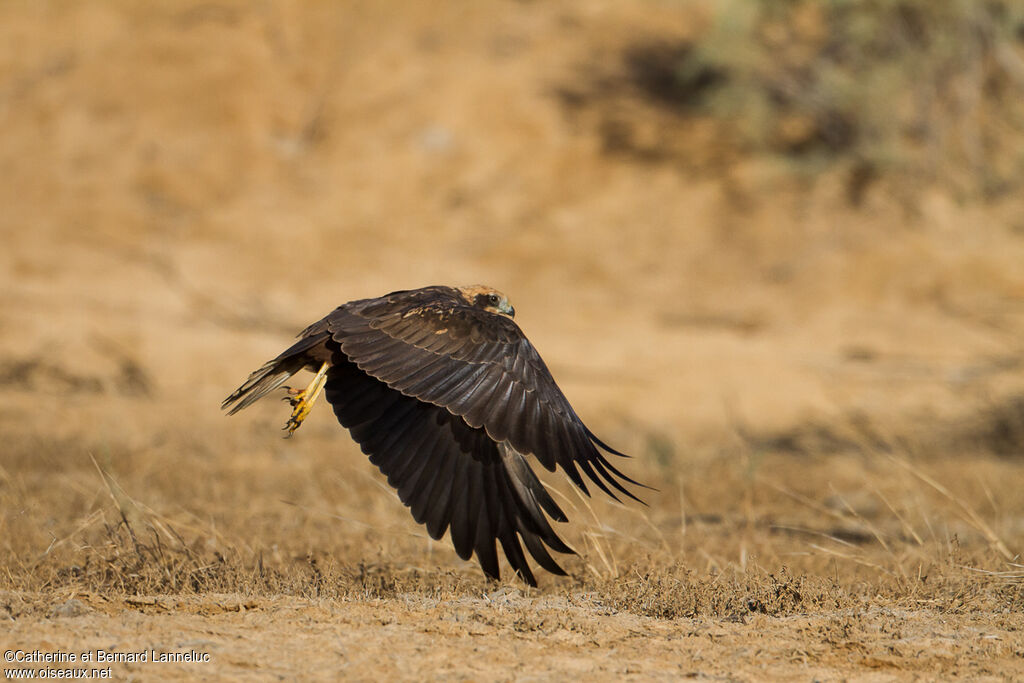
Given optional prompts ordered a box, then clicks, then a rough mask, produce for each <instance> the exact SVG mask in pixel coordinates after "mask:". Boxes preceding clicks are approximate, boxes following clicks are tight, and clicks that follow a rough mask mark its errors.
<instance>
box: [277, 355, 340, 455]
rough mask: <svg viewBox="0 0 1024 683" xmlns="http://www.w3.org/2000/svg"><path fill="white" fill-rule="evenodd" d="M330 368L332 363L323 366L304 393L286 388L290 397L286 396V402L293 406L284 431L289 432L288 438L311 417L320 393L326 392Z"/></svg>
mask: <svg viewBox="0 0 1024 683" xmlns="http://www.w3.org/2000/svg"><path fill="white" fill-rule="evenodd" d="M329 367H331V366H330V363H324V364H323V365H321V366H320V370H319V371H317V373H316V376H315V377H313V381H312V382H310V383H309V386H307V387H306V388H305V389H303V390H302V391H299V390H297V389H292V388H291V387H285V389H287V390H288V394H289V395H288V396H285V397H284V400H285V401H288V402H289V403H291V404H292V415H291V417H289V418H288V422H287V423H285V426H284V429H287V430H288V434H287V435H286V437H288V436H291V435H292V434H294V433H295V430H296V429H298V428H299V427H300V426H301V425H302V421H303V420H305V419H306V416H307V415H309V411H311V410H313V404H314V403H316V399H317V398H318V397H319V396H320V392H321V391H323V390H324V385H325V384H327V369H328V368H329Z"/></svg>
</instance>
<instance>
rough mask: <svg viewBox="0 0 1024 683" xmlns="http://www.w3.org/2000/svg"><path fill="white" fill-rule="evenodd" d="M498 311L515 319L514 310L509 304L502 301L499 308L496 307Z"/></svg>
mask: <svg viewBox="0 0 1024 683" xmlns="http://www.w3.org/2000/svg"><path fill="white" fill-rule="evenodd" d="M498 310H499V311H501V312H502V313H504V314H505V315H507V316H508V317H510V318H514V317H516V309H515V308H513V307H512V304H510V303H509V302H507V301H502V302H501V306H499V307H498Z"/></svg>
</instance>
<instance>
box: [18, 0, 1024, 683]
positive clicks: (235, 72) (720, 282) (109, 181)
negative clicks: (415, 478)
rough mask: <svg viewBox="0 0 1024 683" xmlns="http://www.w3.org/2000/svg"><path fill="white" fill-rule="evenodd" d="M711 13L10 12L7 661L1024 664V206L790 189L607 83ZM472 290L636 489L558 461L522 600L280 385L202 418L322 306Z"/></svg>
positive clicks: (364, 665) (242, 670) (466, 668)
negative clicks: (621, 453)
mask: <svg viewBox="0 0 1024 683" xmlns="http://www.w3.org/2000/svg"><path fill="white" fill-rule="evenodd" d="M708 21H709V18H708V12H707V8H706V7H704V6H702V5H701V4H700V3H693V4H683V5H679V4H676V3H664V2H653V1H652V2H632V3H610V2H609V3H606V2H587V3H568V2H566V3H547V4H543V5H542V4H537V3H512V2H507V3H506V2H502V3H493V4H488V5H487V6H482V5H471V6H466V5H465V4H463V3H417V4H414V5H410V6H405V7H403V10H402V12H400V13H398V12H395V11H394V10H392V9H391V8H389V7H385V6H383V5H381V4H380V3H371V2H366V3H346V4H345V5H344V6H342V5H335V4H331V3H291V2H275V3H264V4H260V5H257V6H253V5H250V4H248V3H232V2H216V3H200V2H181V3H173V4H164V5H152V4H149V3H133V2H95V3H91V2H83V3H52V4H43V3H34V2H28V1H25V2H8V3H4V4H3V5H2V6H0V124H2V125H0V130H2V131H3V132H2V134H0V177H2V178H3V179H4V180H3V182H0V207H2V209H0V234H2V235H3V239H4V247H3V249H2V250H0V286H2V290H3V291H4V293H5V296H4V297H2V298H0V408H2V409H0V435H2V436H3V441H2V442H3V443H4V446H3V448H4V450H5V451H6V452H5V453H4V455H3V459H2V460H0V589H2V590H3V591H4V592H3V593H2V594H0V618H4V617H5V616H6V618H5V621H7V622H8V623H7V625H6V626H4V627H2V628H0V648H2V649H3V650H9V649H10V650H18V649H21V650H24V651H34V650H37V649H38V650H40V651H51V652H53V651H58V650H60V651H73V650H79V651H81V650H86V649H91V650H96V649H116V650H119V651H131V650H135V649H142V648H144V647H145V648H154V649H156V650H158V651H191V650H196V651H199V652H204V653H209V655H210V659H211V661H210V662H207V663H195V664H187V665H186V664H153V663H147V664H122V663H117V664H113V665H111V666H112V673H113V675H114V677H115V678H139V679H145V680H149V679H153V678H176V677H177V678H193V677H195V676H199V677H206V678H239V679H247V678H252V679H258V680H263V679H272V678H278V677H283V678H290V677H293V676H294V675H296V674H297V673H300V672H301V673H303V674H305V675H306V676H308V677H311V678H322V679H330V678H334V677H335V676H337V675H339V674H340V675H344V676H345V677H350V678H354V679H370V678H374V679H376V678H379V677H380V676H382V675H390V676H393V677H396V678H400V679H418V678H422V677H427V678H431V677H433V678H441V677H445V678H453V677H457V678H466V679H474V680H487V679H500V680H505V679H516V680H519V679H532V678H539V679H551V678H564V677H565V676H566V675H573V674H575V675H580V674H584V675H589V676H593V677H595V678H596V679H601V680H605V679H613V678H614V679H619V678H623V677H627V676H634V677H636V678H638V679H656V678H666V679H668V678H673V679H675V678H679V677H681V676H688V677H696V678H705V677H707V678H724V679H729V680H733V679H736V680H759V679H763V678H766V677H771V678H781V679H794V680H807V679H817V680H839V679H853V680H857V679H866V680H897V679H905V678H918V679H933V678H947V677H951V676H955V675H962V676H967V677H971V678H979V679H984V678H991V679H993V680H998V679H1013V678H1020V677H1024V636H1022V635H1021V634H1022V633H1024V595H1022V590H1024V589H1022V582H1021V572H1020V564H1019V563H1020V560H1019V557H1018V555H1017V553H1018V552H1019V550H1020V548H1021V547H1022V546H1024V496H1022V494H1021V490H1024V487H1022V486H1021V484H1020V483H1021V482H1022V481H1024V457H1022V455H1024V454H1022V448H1024V447H1022V439H1024V399H1022V398H1021V397H1022V396H1024V370H1022V369H1024V348H1022V345H1021V339H1022V338H1024V336H1022V335H1024V268H1022V267H1021V264H1022V263H1024V221H1022V219H1021V216H1024V210H1022V209H1024V206H1022V205H1021V201H1020V200H1019V198H1017V197H1014V196H1010V197H1007V198H1004V199H1001V200H998V201H992V202H989V203H985V204H981V203H977V202H971V201H963V200H961V199H958V198H955V197H951V196H949V195H948V194H946V193H944V192H942V191H941V190H939V189H931V188H928V187H921V188H913V190H914V191H913V193H912V200H911V199H908V193H907V192H906V191H905V190H904V191H899V192H896V191H893V190H892V188H889V187H887V186H886V184H885V183H884V182H880V183H877V184H875V185H872V186H871V187H869V188H868V190H867V191H866V194H865V196H864V198H863V201H862V202H861V203H860V204H859V205H858V206H852V205H850V203H849V202H848V201H847V199H846V198H847V190H846V183H847V182H848V178H847V175H846V173H845V171H844V169H843V168H842V167H839V168H837V169H835V170H831V171H825V172H823V173H821V174H819V175H818V176H817V177H815V178H813V179H809V178H806V177H796V179H795V176H794V175H793V174H791V173H790V172H788V170H787V169H786V168H785V167H784V166H783V165H780V163H779V162H777V161H768V160H764V159H761V158H745V157H743V156H742V155H736V154H735V153H733V152H731V151H730V150H729V149H728V148H727V147H725V146H723V143H722V141H721V139H720V137H719V136H718V135H717V134H716V133H715V128H714V122H713V121H710V120H708V119H706V118H703V117H701V116H700V115H698V114H696V113H693V114H691V115H688V116H678V115H673V114H668V113H666V112H665V111H664V110H663V109H662V108H660V107H659V105H657V104H653V103H651V102H649V101H647V100H646V99H645V98H644V97H642V94H641V93H640V92H639V91H638V90H636V89H635V88H631V87H630V81H629V78H628V73H627V72H625V71H623V67H622V64H623V61H622V59H623V58H622V55H623V54H625V53H626V52H628V50H629V49H630V48H631V47H633V46H636V45H645V44H655V45H660V44H666V43H668V44H682V43H685V41H689V40H693V39H694V38H695V37H697V36H699V35H700V33H701V32H702V31H703V30H705V29H706V27H707V24H708ZM581 93H582V94H581ZM624 127H625V128H624ZM624 129H625V130H626V131H627V137H628V138H629V139H631V140H633V141H634V142H636V143H637V144H640V145H641V146H642V144H641V143H643V144H652V145H655V146H657V147H658V148H659V149H661V148H663V149H666V150H669V152H670V153H666V154H665V155H663V156H660V157H658V158H647V157H644V156H643V155H637V154H631V153H628V152H623V151H622V150H621V149H619V148H617V147H615V146H614V145H610V143H609V140H610V137H609V136H610V134H609V130H614V131H616V133H615V136H614V139H616V140H618V139H619V138H621V136H622V135H623V133H622V131H623V130H624ZM1019 142H1020V141H1019V140H1016V141H1014V140H1010V141H1008V144H1015V143H1016V144H1019ZM723 159H728V162H726V161H723ZM473 282H485V283H488V284H491V285H493V286H496V287H499V288H500V289H502V290H503V291H505V292H506V293H508V294H509V295H510V297H511V299H512V301H513V303H514V304H515V307H516V309H517V321H518V322H519V323H520V325H521V326H522V327H523V329H524V330H525V331H526V333H527V334H528V335H529V336H530V338H531V340H532V341H533V342H534V343H535V345H536V346H537V347H538V348H539V349H540V351H541V353H542V354H543V355H544V357H545V359H546V361H547V362H548V364H549V366H550V367H551V369H552V371H553V373H554V375H555V377H556V379H557V380H558V381H559V383H560V385H561V386H562V387H563V389H564V390H565V392H566V394H567V395H568V396H569V398H570V400H571V401H572V402H573V404H574V406H575V407H576V409H577V411H578V412H579V414H580V415H581V416H582V417H583V418H584V419H585V420H586V421H587V423H588V424H589V425H590V426H591V427H592V428H593V429H594V430H595V431H596V432H597V433H598V434H599V435H601V436H602V438H604V439H605V440H607V441H609V442H610V443H612V444H613V445H615V446H616V447H618V448H621V449H623V450H625V451H627V452H630V453H632V454H634V455H635V456H636V457H635V458H634V460H632V461H629V462H627V463H626V464H625V465H624V467H625V469H626V470H627V471H628V472H629V473H630V474H631V475H634V476H636V477H637V478H639V479H641V480H642V481H645V482H649V483H650V484H651V485H653V486H654V487H655V488H657V489H658V493H651V494H650V495H648V496H647V499H648V502H649V504H650V506H649V507H647V508H640V507H639V506H632V507H629V506H627V507H620V506H616V505H612V504H609V503H606V502H604V501H597V500H595V501H593V502H589V501H588V502H584V501H583V500H582V499H581V498H580V497H578V496H577V495H575V494H574V493H572V492H571V490H570V489H569V488H568V487H566V486H564V485H563V484H562V483H560V482H558V480H557V478H551V479H550V481H552V482H553V485H555V486H556V487H557V488H558V490H559V491H560V492H561V494H560V495H562V496H563V500H564V501H566V504H567V505H569V506H570V507H571V509H572V512H571V513H570V517H571V518H572V524H570V525H569V526H567V527H566V532H565V533H566V535H567V538H569V539H571V541H572V545H573V546H574V547H575V548H577V549H578V550H579V551H580V556H579V558H570V559H569V560H567V563H566V566H567V568H569V569H570V573H571V574H572V577H571V578H569V579H564V580H560V579H556V578H553V577H548V576H545V577H543V578H542V579H541V582H542V583H541V587H540V588H539V589H536V590H530V589H527V588H525V587H524V586H522V585H521V584H519V583H517V582H516V581H515V580H514V579H512V578H506V579H504V580H503V582H502V583H500V584H493V583H487V582H485V581H484V580H483V579H482V577H481V576H480V572H479V570H478V569H477V568H476V567H475V566H474V565H473V564H471V563H464V562H461V561H460V560H458V558H457V557H455V555H454V552H452V550H451V549H450V548H449V547H448V545H447V542H446V541H443V542H440V543H435V542H432V541H430V540H429V539H427V538H426V536H425V534H424V533H422V532H421V529H420V528H419V527H417V526H416V525H415V524H414V523H413V522H412V521H411V519H410V518H409V516H408V513H407V511H405V510H404V508H403V507H402V506H401V504H400V503H399V502H398V501H397V499H396V498H395V496H394V495H393V494H392V493H391V492H390V490H389V489H388V488H387V487H386V484H384V482H383V479H382V478H381V477H380V476H378V475H377V473H376V472H375V471H374V470H373V468H372V467H371V466H370V465H369V464H368V463H366V461H365V458H364V457H363V456H361V454H360V453H359V452H358V449H357V448H356V447H355V446H354V445H352V444H351V443H350V441H349V439H348V437H347V435H346V434H345V433H344V432H343V431H342V430H341V429H340V428H339V427H338V426H337V424H336V423H334V421H333V420H332V419H331V416H330V414H329V411H324V410H323V409H321V410H319V411H317V412H315V413H314V415H313V416H312V417H311V418H310V420H309V421H308V423H307V424H306V425H304V426H303V428H302V430H301V431H300V432H299V433H298V434H297V435H296V437H295V438H294V439H291V440H288V441H283V440H282V439H280V431H279V428H280V426H281V425H282V424H283V423H284V420H285V418H286V408H285V406H283V405H273V402H267V405H260V406H257V407H254V408H253V409H251V410H248V411H246V412H245V413H242V414H241V415H239V416H236V417H233V418H231V419H226V418H224V417H223V416H222V415H221V414H220V413H219V411H218V405H219V402H220V400H221V399H222V398H223V397H224V396H226V395H227V394H228V393H229V392H230V391H231V390H233V389H234V388H235V387H236V386H237V385H238V384H239V383H240V381H241V380H242V379H244V377H245V376H246V374H247V373H248V372H249V371H250V370H252V369H253V368H255V367H257V366H258V365H259V364H260V363H262V362H263V361H264V360H266V359H267V358H269V357H272V356H273V355H275V354H276V353H277V352H278V351H280V350H281V349H282V348H284V346H285V345H287V344H288V343H289V340H290V339H291V337H292V335H294V334H295V333H296V332H298V331H299V330H300V329H302V328H303V327H304V326H305V325H306V324H307V323H309V322H311V321H313V320H315V319H317V318H319V317H320V316H322V315H324V314H325V313H326V312H328V311H329V310H331V309H332V308H333V307H334V306H336V305H338V304H339V303H341V302H343V301H347V300H349V299H355V298H360V297H365V296H375V295H378V294H381V293H384V292H386V291H390V290H394V289H401V288H407V287H416V286H422V285H426V284H435V283H455V284H462V283H473ZM101 470H102V472H104V473H105V474H101ZM112 493H113V495H112ZM124 522H127V524H128V525H129V526H131V528H132V530H133V532H134V533H135V538H134V540H133V539H132V538H131V536H130V534H129V533H128V531H127V528H126V526H125V524H124ZM783 572H784V573H783ZM780 576H786V577H788V578H786V579H784V580H780V579H779V577H780ZM794 586H795V588H794ZM5 666H7V665H5Z"/></svg>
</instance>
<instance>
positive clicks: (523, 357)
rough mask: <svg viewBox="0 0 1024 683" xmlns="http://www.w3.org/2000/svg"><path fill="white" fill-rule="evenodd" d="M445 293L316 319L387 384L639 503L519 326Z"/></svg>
mask: <svg viewBox="0 0 1024 683" xmlns="http://www.w3.org/2000/svg"><path fill="white" fill-rule="evenodd" d="M446 289H447V288H432V290H431V291H430V295H429V296H427V295H424V290H416V292H415V293H404V292H398V293H395V294H394V295H390V296H388V297H382V298H381V299H372V300H364V301H361V302H353V303H352V304H347V305H345V306H343V307H341V308H339V309H337V310H335V311H334V313H332V314H331V315H329V316H328V317H327V318H326V319H325V320H324V321H322V323H326V327H327V330H328V331H329V332H330V333H331V336H332V337H333V339H334V341H336V342H337V343H338V344H339V345H340V347H341V351H342V352H343V353H344V355H345V356H346V357H347V358H348V359H349V360H351V361H352V362H353V363H355V364H356V365H357V366H358V367H359V369H361V370H362V371H363V372H365V373H367V374H369V375H371V376H373V377H375V378H377V379H378V380H380V381H382V382H384V383H386V384H387V385H388V386H389V387H391V388H393V389H397V390H398V391H400V392H401V393H402V394H404V395H406V396H412V397H415V398H417V399H419V400H421V401H426V402H428V403H431V404H433V405H436V406H440V407H442V408H444V409H445V410H446V411H448V412H450V413H451V414H453V415H458V416H460V417H461V418H462V419H463V420H464V421H465V423H466V424H468V425H469V426H470V427H474V428H482V429H483V430H486V432H487V435H489V436H490V438H491V439H493V440H494V441H495V442H498V443H503V442H504V443H507V444H508V445H509V446H511V448H512V449H514V450H515V451H518V452H519V453H532V454H533V455H535V456H536V457H537V459H538V460H539V461H540V463H541V464H542V465H544V467H546V468H547V469H548V470H550V471H554V469H555V467H556V466H558V467H561V468H562V469H563V470H564V471H565V473H566V474H567V475H568V476H569V478H570V479H572V481H573V482H574V483H575V484H576V485H577V486H578V487H579V488H580V489H581V490H583V491H584V492H585V493H587V494H588V495H589V491H588V490H587V486H586V483H585V482H584V480H583V478H582V477H581V476H580V472H579V470H582V471H583V473H584V474H586V475H587V478H589V479H590V480H591V481H592V482H594V483H595V484H596V485H597V486H598V487H599V488H600V489H601V490H603V491H604V492H605V493H607V494H608V495H609V496H611V497H612V498H614V499H615V500H618V497H617V496H616V495H615V493H614V492H613V491H612V490H611V488H614V489H615V490H617V491H618V492H620V493H622V494H624V495H626V496H629V497H630V498H633V499H635V500H639V498H637V497H636V496H635V495H634V494H633V493H631V492H630V491H629V490H628V489H626V488H625V487H624V486H623V485H622V483H620V480H622V481H626V482H629V483H632V484H636V485H638V486H643V485H642V484H639V482H636V481H634V480H632V479H630V478H629V477H627V476H626V475H625V474H623V473H622V472H620V471H619V470H618V469H616V468H615V467H614V466H613V465H612V464H611V463H610V462H608V460H607V458H605V456H604V454H603V453H602V452H601V450H599V449H603V450H604V451H607V452H609V453H614V454H616V455H623V454H622V453H619V452H618V451H615V450H613V449H612V448H610V447H609V446H607V445H606V444H604V443H603V442H601V441H600V440H599V439H598V438H597V437H596V436H595V435H594V434H593V433H592V432H591V431H590V430H589V429H587V427H586V426H585V425H584V424H583V422H582V421H581V420H580V418H579V417H578V416H577V415H576V412H575V411H574V410H573V409H572V406H571V405H570V404H569V401H568V400H567V399H566V398H565V395H564V394H563V393H562V391H561V389H559V388H558V385H557V384H555V381H554V379H553V378H552V377H551V373H550V372H549V371H548V368H547V366H546V365H545V364H544V361H543V360H541V357H540V355H539V354H538V353H537V351H536V350H535V349H534V348H533V346H532V345H531V344H530V342H529V340H528V339H526V337H525V336H524V335H523V333H522V331H521V330H520V329H519V326H518V325H516V324H515V322H513V321H512V320H511V319H509V318H506V317H504V316H500V315H495V314H492V313H488V312H487V311H484V310H481V309H478V308H475V307H473V306H469V305H465V304H463V303H460V300H459V299H458V297H457V296H456V295H454V294H451V295H449V294H448V293H447V292H446V291H445V290H446ZM405 294H415V296H411V297H409V298H406V297H405V296H403V295H405ZM322 323H321V324H322ZM455 423H456V422H453V424H455ZM577 468H578V469H577ZM609 485H610V486H611V488H609ZM641 502H642V501H641Z"/></svg>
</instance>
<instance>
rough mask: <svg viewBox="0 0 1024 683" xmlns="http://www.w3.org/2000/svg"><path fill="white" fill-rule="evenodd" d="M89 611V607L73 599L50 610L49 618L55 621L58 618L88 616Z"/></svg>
mask: <svg viewBox="0 0 1024 683" xmlns="http://www.w3.org/2000/svg"><path fill="white" fill-rule="evenodd" d="M90 611H92V610H90V609H89V607H88V606H87V605H86V604H85V603H84V602H82V601H81V600H75V599H74V598H72V599H70V600H68V601H67V602H65V603H64V604H63V605H57V606H56V607H54V608H53V609H52V610H50V618H51V619H56V618H58V617H80V616H82V615H83V614H88V613H89V612H90Z"/></svg>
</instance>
